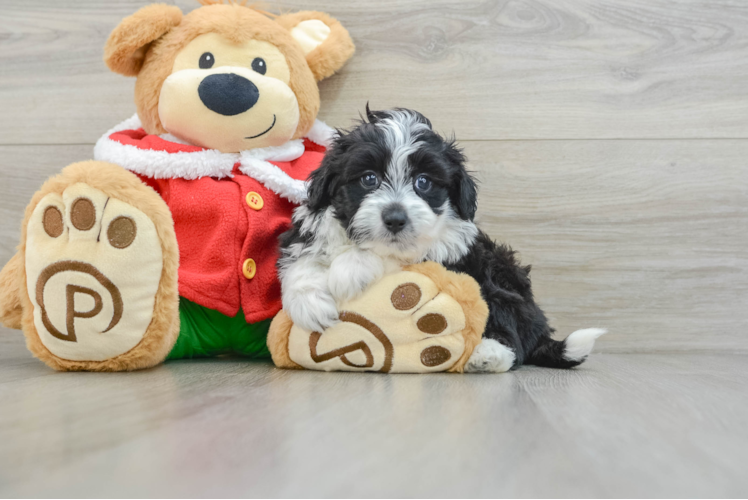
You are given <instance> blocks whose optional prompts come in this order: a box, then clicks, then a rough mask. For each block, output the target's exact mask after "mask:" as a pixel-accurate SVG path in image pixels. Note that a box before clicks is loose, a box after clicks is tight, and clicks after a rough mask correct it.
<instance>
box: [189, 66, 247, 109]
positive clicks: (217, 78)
mask: <svg viewBox="0 0 748 500" xmlns="http://www.w3.org/2000/svg"><path fill="white" fill-rule="evenodd" d="M197 93H198V95H199V96H200V100H201V101H203V104H205V106H206V107H207V108H208V109H209V110H211V111H215V112H216V113H218V114H220V115H225V116H234V115H238V114H239V113H244V112H245V111H247V110H248V109H249V108H251V107H252V106H254V105H255V104H256V103H257V100H258V99H259V98H260V91H259V90H257V87H256V86H255V84H254V83H252V82H250V81H249V80H247V79H246V78H244V77H243V76H239V75H235V74H233V73H219V74H217V75H209V76H206V77H205V78H203V81H202V82H200V85H199V86H198V87H197Z"/></svg>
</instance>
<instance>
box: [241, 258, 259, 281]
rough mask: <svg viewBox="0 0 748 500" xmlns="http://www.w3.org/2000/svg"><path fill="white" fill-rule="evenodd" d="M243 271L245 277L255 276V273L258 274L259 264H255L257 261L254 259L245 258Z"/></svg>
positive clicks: (249, 278)
mask: <svg viewBox="0 0 748 500" xmlns="http://www.w3.org/2000/svg"><path fill="white" fill-rule="evenodd" d="M242 273H244V277H245V278H247V279H248V280H251V279H252V278H254V277H255V274H257V264H255V261H254V260H252V259H247V260H245V261H244V265H243V266H242Z"/></svg>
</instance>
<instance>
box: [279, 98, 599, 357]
mask: <svg viewBox="0 0 748 500" xmlns="http://www.w3.org/2000/svg"><path fill="white" fill-rule="evenodd" d="M366 115H367V119H368V121H367V120H362V122H361V124H360V125H359V126H358V127H356V128H355V129H353V130H351V131H348V132H341V133H340V134H339V135H338V137H337V138H336V139H335V141H334V144H333V145H332V147H331V148H330V149H329V151H328V153H327V154H326V155H325V158H324V160H323V161H322V164H321V166H320V167H319V169H317V170H316V171H315V172H314V173H313V174H312V176H311V178H310V184H309V199H308V202H307V203H306V204H304V205H302V206H300V207H298V208H297V209H296V211H295V212H294V216H293V224H294V225H293V228H292V229H290V230H289V231H288V232H286V233H285V234H284V235H283V236H282V237H281V258H280V260H279V262H278V268H279V274H280V280H281V287H282V297H283V308H284V310H285V311H286V313H287V314H288V315H289V316H290V317H291V319H292V320H293V321H294V323H296V324H297V325H299V326H301V327H303V328H305V329H308V330H312V331H320V332H321V331H323V330H324V329H325V328H327V327H329V326H332V325H334V324H335V323H336V322H337V321H338V313H337V308H336V304H337V303H340V302H342V301H344V300H347V299H350V298H353V297H355V296H357V295H358V294H360V293H361V292H362V291H363V290H364V289H365V288H366V287H367V286H368V285H369V284H370V283H372V282H374V281H375V280H377V279H378V278H380V277H381V276H382V275H383V274H384V273H387V272H392V271H396V270H399V269H400V268H401V267H402V266H403V265H407V264H413V263H417V262H422V261H425V260H432V261H436V262H439V263H441V264H443V265H444V266H445V267H447V269H450V270H452V271H457V272H462V273H467V274H469V275H470V276H472V277H473V278H474V279H475V280H476V281H477V282H478V283H479V284H480V286H481V291H482V293H483V298H484V299H485V300H486V302H487V303H488V306H489V311H490V313H489V319H488V324H487V325H486V331H485V332H484V334H483V341H482V342H481V344H479V346H478V347H477V348H476V349H475V351H474V353H473V355H472V357H471V358H470V360H469V361H468V364H467V366H466V370H467V371H474V372H479V371H487V372H504V371H507V370H509V369H510V368H512V367H516V366H519V365H522V364H534V365H539V366H548V367H556V368H571V367H573V366H576V365H578V364H580V363H582V362H583V361H584V359H585V358H586V357H587V355H588V354H589V353H590V351H591V350H592V346H593V344H594V342H595V339H596V338H597V337H599V336H600V335H601V334H603V333H605V330H601V329H597V328H589V329H586V330H578V331H576V332H574V333H572V334H571V335H570V336H569V337H568V338H567V339H566V340H565V341H562V342H559V341H556V340H553V339H552V338H551V334H552V333H553V331H554V330H553V329H552V328H551V327H550V326H549V325H548V321H547V320H546V317H545V315H544V314H543V311H541V309H540V308H539V307H538V306H537V305H536V304H535V301H534V300H533V295H532V290H531V287H530V277H529V272H530V268H529V267H522V266H520V264H519V262H517V259H516V258H515V256H514V252H513V251H512V250H511V249H510V248H509V247H508V246H506V245H500V244H497V243H495V242H494V241H492V240H491V238H489V237H488V235H486V234H485V233H483V232H482V231H480V230H479V229H478V228H477V227H476V226H475V224H474V223H473V218H474V216H475V211H476V208H477V189H476V185H475V182H474V180H473V178H472V177H471V176H470V174H469V173H468V171H467V170H466V169H465V157H464V156H463V154H462V152H461V151H460V150H459V149H458V148H457V147H456V146H455V144H454V141H450V140H445V139H444V138H442V137H441V136H440V135H438V134H437V133H435V132H434V131H433V130H432V128H431V122H430V121H429V120H428V119H426V118H425V117H424V116H423V115H421V114H420V113H417V112H415V111H411V110H407V109H395V110H390V111H374V112H372V111H370V110H369V109H368V106H367V110H366Z"/></svg>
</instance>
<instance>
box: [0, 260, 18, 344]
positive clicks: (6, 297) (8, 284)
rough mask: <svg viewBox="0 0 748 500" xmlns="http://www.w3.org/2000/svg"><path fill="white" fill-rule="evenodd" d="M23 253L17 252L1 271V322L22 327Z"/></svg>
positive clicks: (12, 326) (16, 328)
mask: <svg viewBox="0 0 748 500" xmlns="http://www.w3.org/2000/svg"><path fill="white" fill-rule="evenodd" d="M22 273H23V255H22V254H20V253H16V254H15V255H13V257H11V259H10V261H8V263H7V264H6V265H5V267H3V269H2V270H1V271H0V324H2V325H4V326H6V327H7V328H13V329H15V330H20V329H21V317H22V315H23V308H22V307H21V291H20V286H21V284H22V278H23V274H22Z"/></svg>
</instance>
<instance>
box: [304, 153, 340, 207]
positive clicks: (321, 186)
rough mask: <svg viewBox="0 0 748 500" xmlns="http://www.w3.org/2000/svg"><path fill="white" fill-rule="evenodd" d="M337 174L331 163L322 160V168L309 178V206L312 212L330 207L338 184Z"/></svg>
mask: <svg viewBox="0 0 748 500" xmlns="http://www.w3.org/2000/svg"><path fill="white" fill-rule="evenodd" d="M337 177H338V175H337V173H336V172H335V169H334V168H333V166H332V165H331V162H330V161H325V160H322V164H321V165H320V167H319V168H318V169H317V170H315V171H314V172H312V173H311V175H310V176H309V187H308V188H307V195H308V199H307V205H308V206H309V209H310V210H311V211H312V212H317V211H319V210H322V209H324V208H327V207H328V206H330V204H331V202H332V196H333V194H334V193H335V187H336V184H337Z"/></svg>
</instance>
